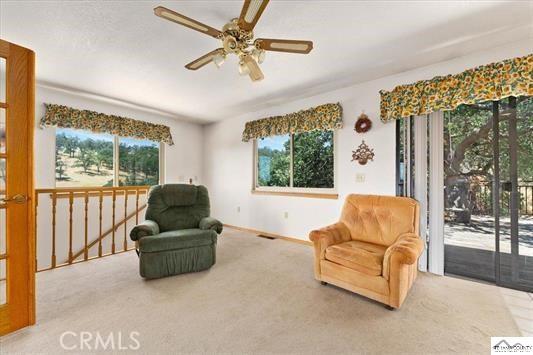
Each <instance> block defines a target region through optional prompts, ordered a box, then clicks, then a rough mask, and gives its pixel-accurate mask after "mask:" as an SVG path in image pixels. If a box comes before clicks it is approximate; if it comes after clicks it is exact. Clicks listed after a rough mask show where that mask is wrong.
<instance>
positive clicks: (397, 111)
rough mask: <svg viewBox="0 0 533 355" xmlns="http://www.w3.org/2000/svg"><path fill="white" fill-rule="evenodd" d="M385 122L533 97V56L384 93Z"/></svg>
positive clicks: (382, 108)
mask: <svg viewBox="0 0 533 355" xmlns="http://www.w3.org/2000/svg"><path fill="white" fill-rule="evenodd" d="M380 94H381V120H382V121H383V122H387V121H392V120H395V119H399V118H405V117H409V116H411V115H425V114H428V113H431V112H435V111H448V110H453V109H455V108H456V107H457V106H459V105H462V104H474V103H477V102H483V101H490V100H500V99H504V98H506V97H509V96H531V95H533V54H529V55H527V56H525V57H518V58H513V59H507V60H504V61H502V62H498V63H492V64H488V65H482V66H480V67H477V68H474V69H469V70H466V71H464V72H462V73H460V74H456V75H446V76H437V77H435V78H433V79H431V80H421V81H417V82H416V83H414V84H410V85H400V86H397V87H395V88H394V90H392V91H385V90H381V91H380Z"/></svg>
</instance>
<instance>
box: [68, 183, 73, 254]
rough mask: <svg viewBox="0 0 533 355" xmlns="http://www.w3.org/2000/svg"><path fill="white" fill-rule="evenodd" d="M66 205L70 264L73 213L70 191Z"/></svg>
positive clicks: (71, 193)
mask: <svg viewBox="0 0 533 355" xmlns="http://www.w3.org/2000/svg"><path fill="white" fill-rule="evenodd" d="M68 204H69V208H68V211H69V217H68V263H69V264H72V261H73V260H72V211H73V204H74V193H73V192H72V191H71V192H69V196H68Z"/></svg>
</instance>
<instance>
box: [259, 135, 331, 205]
mask: <svg viewBox="0 0 533 355" xmlns="http://www.w3.org/2000/svg"><path fill="white" fill-rule="evenodd" d="M259 139H260V138H259ZM289 139H290V145H289V146H290V150H289V156H290V164H289V186H259V185H258V182H257V178H258V176H259V171H258V170H259V166H258V165H259V164H258V162H259V159H258V144H257V138H256V139H254V140H253V174H252V175H253V176H252V193H265V194H268V193H272V194H287V195H302V196H306V195H309V196H308V197H319V196H320V195H324V196H325V198H338V195H337V186H338V184H337V131H336V130H334V131H333V188H322V187H293V183H294V182H293V175H294V172H293V156H294V134H293V133H289Z"/></svg>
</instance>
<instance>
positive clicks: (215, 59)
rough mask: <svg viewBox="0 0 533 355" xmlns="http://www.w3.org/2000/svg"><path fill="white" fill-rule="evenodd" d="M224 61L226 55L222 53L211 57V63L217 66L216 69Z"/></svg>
mask: <svg viewBox="0 0 533 355" xmlns="http://www.w3.org/2000/svg"><path fill="white" fill-rule="evenodd" d="M225 61H226V55H225V54H223V53H218V54H216V55H215V56H214V57H213V63H215V65H216V66H217V68H220V67H221V66H222V64H224V62H225Z"/></svg>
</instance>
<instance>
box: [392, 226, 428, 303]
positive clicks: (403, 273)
mask: <svg viewBox="0 0 533 355" xmlns="http://www.w3.org/2000/svg"><path fill="white" fill-rule="evenodd" d="M424 244H425V243H424V241H423V240H422V239H421V238H420V237H419V236H418V235H416V234H414V233H406V234H402V235H401V236H400V237H398V239H397V240H396V242H395V243H394V244H392V245H391V246H389V248H388V249H387V250H386V252H385V257H384V258H383V277H384V278H385V279H387V280H388V281H389V290H390V296H389V305H390V306H392V307H394V308H399V307H400V306H401V305H402V303H403V301H404V300H405V298H406V297H407V292H408V291H409V289H410V288H411V286H412V285H413V282H414V280H415V279H416V275H417V270H418V266H417V265H416V261H417V260H418V258H419V257H420V255H421V254H422V251H423V250H424Z"/></svg>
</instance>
